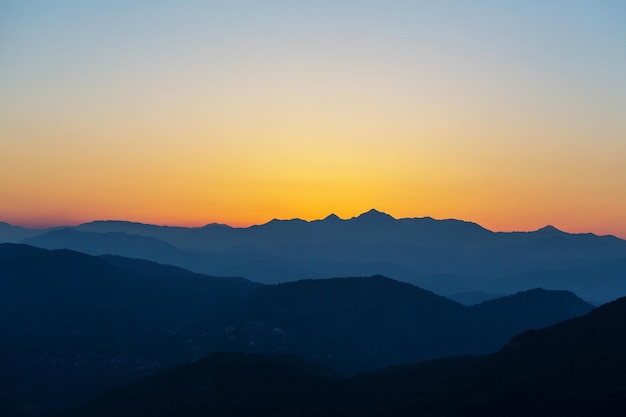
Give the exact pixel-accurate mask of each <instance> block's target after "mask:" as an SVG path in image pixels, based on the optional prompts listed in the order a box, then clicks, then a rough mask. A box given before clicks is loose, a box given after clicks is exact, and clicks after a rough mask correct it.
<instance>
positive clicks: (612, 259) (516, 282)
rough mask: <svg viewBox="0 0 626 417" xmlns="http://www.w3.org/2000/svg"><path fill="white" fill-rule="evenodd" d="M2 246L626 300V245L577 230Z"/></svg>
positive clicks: (288, 276)
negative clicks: (381, 276)
mask: <svg viewBox="0 0 626 417" xmlns="http://www.w3.org/2000/svg"><path fill="white" fill-rule="evenodd" d="M0 226H1V227H0V242H14V243H16V242H21V243H27V244H30V245H34V246H38V247H43V248H47V249H63V248H64V249H72V250H76V251H80V252H84V253H87V254H91V255H103V254H113V255H119V256H125V257H131V258H141V259H147V260H151V261H155V262H159V263H165V264H171V265H176V266H179V267H183V268H186V269H189V270H191V271H194V272H198V273H203V274H208V275H212V276H243V277H246V278H248V279H251V280H253V281H256V282H261V283H266V284H267V283H278V282H287V281H296V280H301V279H307V278H331V277H337V276H370V275H377V274H378V275H385V276H392V277H394V278H395V279H398V280H401V281H404V282H408V283H411V284H414V285H416V286H419V287H422V288H426V289H428V290H431V291H434V292H436V293H438V294H442V295H450V296H454V295H455V294H459V293H464V294H467V293H471V294H474V295H475V296H476V295H478V294H484V296H483V297H482V298H477V299H476V301H480V300H482V299H489V298H493V296H494V295H495V294H513V293H516V292H519V291H523V290H528V289H532V288H535V287H538V286H541V287H544V288H547V289H555V290H569V291H573V292H575V293H576V294H578V295H579V296H581V297H582V298H584V299H586V300H589V301H591V302H595V303H601V302H606V301H609V300H612V299H615V298H617V297H619V296H624V295H626V280H624V279H623V278H622V277H624V276H625V274H626V241H624V240H621V239H619V238H616V237H614V236H596V235H593V234H589V233H587V234H570V233H565V232H562V231H560V230H558V229H556V228H554V227H551V226H547V227H544V228H542V229H539V230H537V231H534V232H510V233H503V232H492V231H489V230H487V229H485V228H483V227H481V226H479V225H477V224H475V223H471V222H465V221H460V220H434V219H432V218H428V217H426V218H404V219H394V218H393V217H392V216H390V215H388V214H386V213H382V212H379V211H376V210H374V209H372V210H370V211H368V212H366V213H363V214H361V215H360V216H357V217H354V218H351V219H347V220H342V219H340V218H339V217H337V216H335V215H330V216H328V217H326V218H325V219H322V220H315V221H304V220H300V219H292V220H276V219H275V220H272V221H270V222H268V223H266V224H262V225H257V226H251V227H246V228H233V227H230V226H226V225H221V224H210V225H207V226H204V227H198V228H184V227H167V226H155V225H147V224H141V223H131V222H124V221H96V222H92V223H85V224H81V225H79V226H75V227H69V228H53V229H41V230H34V229H24V228H18V227H13V226H10V225H7V224H2V225H0Z"/></svg>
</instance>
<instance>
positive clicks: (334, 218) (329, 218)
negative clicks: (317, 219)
mask: <svg viewBox="0 0 626 417" xmlns="http://www.w3.org/2000/svg"><path fill="white" fill-rule="evenodd" d="M340 220H341V218H340V217H339V216H337V215H336V214H335V213H331V214H329V215H328V216H326V217H324V219H323V221H325V222H326V221H331V222H336V221H340Z"/></svg>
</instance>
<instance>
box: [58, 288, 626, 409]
mask: <svg viewBox="0 0 626 417" xmlns="http://www.w3.org/2000/svg"><path fill="white" fill-rule="evenodd" d="M624 351H626V299H619V300H617V301H615V302H612V303H609V304H607V305H604V306H601V307H599V308H597V309H595V310H594V311H592V312H591V313H589V314H587V315H585V316H583V317H580V318H576V319H572V320H569V321H566V322H563V323H559V324H556V325H554V326H551V327H548V328H545V329H542V330H534V331H528V332H525V333H523V334H521V335H520V336H518V337H515V338H514V339H512V340H511V341H510V342H509V343H508V344H507V345H506V346H505V347H504V348H503V349H502V350H501V351H499V352H498V353H495V354H492V355H489V356H484V357H457V358H450V359H441V360H433V361H428V362H422V363H417V364H413V365H404V366H398V367H394V368H389V369H386V370H383V371H378V372H371V373H367V374H362V375H358V376H356V377H353V378H351V379H339V378H337V377H333V376H332V375H331V374H330V373H329V372H327V371H325V370H323V369H321V368H319V367H318V366H316V365H312V364H306V363H304V362H302V361H300V360H297V359H295V358H285V357H264V356H251V355H242V354H215V355H212V356H210V357H208V358H206V359H203V360H201V361H198V362H196V363H193V364H187V365H183V366H180V367H178V368H175V369H173V370H170V371H166V372H163V373H160V374H158V375H155V376H153V377H151V378H148V379H146V380H143V381H140V382H137V383H135V384H132V385H129V386H126V387H122V388H118V389H115V390H112V391H109V392H108V393H106V394H104V395H101V396H99V397H98V398H96V399H94V400H93V401H91V402H89V403H87V404H85V405H83V406H81V407H78V408H77V409H75V410H72V411H68V412H66V413H63V414H62V416H63V417H87V416H89V417H100V416H111V415H115V416H119V417H125V416H133V417H143V416H145V417H148V416H150V417H160V416H163V417H165V416H178V417H191V416H193V417H199V416H212V417H220V416H235V417H236V416H250V417H254V416H257V417H262V416H263V417H264V416H282V417H287V416H294V417H295V416H344V417H348V416H372V417H373V416H416V415H419V416H448V417H454V416H459V417H470V416H471V417H474V416H482V417H485V416H520V417H521V416H525V417H533V416H534V417H548V416H551V417H554V416H560V417H570V416H571V417H574V416H606V417H612V416H615V417H617V416H623V413H624V410H625V409H626V408H625V407H626V356H624Z"/></svg>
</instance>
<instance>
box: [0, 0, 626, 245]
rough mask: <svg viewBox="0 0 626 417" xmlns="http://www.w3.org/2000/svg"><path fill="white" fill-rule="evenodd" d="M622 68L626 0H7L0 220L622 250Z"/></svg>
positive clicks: (625, 230)
mask: <svg viewBox="0 0 626 417" xmlns="http://www.w3.org/2000/svg"><path fill="white" fill-rule="evenodd" d="M625 74H626V2H623V1H619V0H616V1H602V0H590V1H532V0H529V1H471V2H470V1H436V2H435V1H382V0H381V1H337V0H336V1H320V0H316V1H311V2H304V1H302V2H293V1H219V2H217V1H216V2H210V1H171V2H161V1H62V0H61V1H19V0H15V1H6V0H5V1H1V0H0V220H1V221H6V222H9V223H13V224H19V225H25V226H49V225H58V224H76V223H80V222H85V221H90V220H94V219H126V220H133V221H141V222H146V223H156V224H171V225H174V224H177V225H202V224H205V223H210V222H221V223H228V224H231V225H239V226H243V225H249V224H255V223H263V222H266V221H268V220H270V219H271V218H293V217H299V218H303V219H315V218H322V217H325V216H326V215H328V214H329V213H331V212H334V213H336V214H338V215H339V216H340V217H344V218H346V217H352V216H354V215H357V214H359V213H361V212H363V211H366V210H368V209H370V208H372V207H376V208H377V209H379V210H382V211H386V212H388V213H390V214H392V215H393V216H395V217H422V216H432V217H435V218H460V219H465V220H471V221H475V222H478V223H480V224H482V225H483V226H485V227H487V228H490V229H492V230H531V229H536V228H538V227H541V226H543V225H546V224H553V225H555V226H557V227H559V228H561V229H564V230H566V231H571V232H589V231H591V232H595V233H599V234H615V235H618V236H621V237H624V238H626V75H625Z"/></svg>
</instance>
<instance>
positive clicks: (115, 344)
mask: <svg viewBox="0 0 626 417" xmlns="http://www.w3.org/2000/svg"><path fill="white" fill-rule="evenodd" d="M591 308H592V306H591V305H590V304H588V303H586V302H584V301H583V300H581V299H580V298H578V297H577V296H576V295H574V294H572V293H570V292H565V291H548V290H540V289H535V290H530V291H525V292H522V293H518V294H515V295H511V296H507V297H503V298H499V299H495V300H492V301H488V302H484V303H481V304H478V305H475V306H471V307H467V306H463V305H461V304H459V303H457V302H454V301H452V300H449V299H446V298H444V297H441V296H439V295H437V294H435V293H432V292H430V291H428V290H424V289H421V288H418V287H415V286H413V285H411V284H408V283H404V282H399V281H395V280H392V279H390V278H386V277H383V276H372V277H364V278H335V279H321V280H302V281H296V282H288V283H283V284H274V285H263V284H258V283H254V282H251V281H248V280H246V279H243V278H236V277H233V278H218V277H210V276H205V275H201V274H197V273H194V272H190V271H186V270H184V269H180V268H178V267H174V266H168V265H161V264H157V263H154V262H150V261H146V260H137V259H129V258H123V257H119V256H113V255H104V256H91V255H86V254H83V253H79V252H74V251H70V250H65V249H63V250H46V249H41V248H36V247H32V246H28V245H20V244H0V332H1V333H2V335H3V341H4V342H3V343H2V346H0V369H2V370H3V372H2V373H1V374H0V388H1V389H0V394H1V395H0V407H1V404H2V402H3V400H2V399H3V398H5V399H6V400H4V402H5V403H6V404H9V405H5V410H13V411H12V412H16V413H17V411H15V410H22V411H24V410H31V415H37V414H33V413H34V412H35V411H38V412H39V415H45V414H46V413H47V412H49V411H51V410H59V409H61V408H65V407H68V406H73V405H76V404H78V403H79V402H81V401H84V400H86V399H88V398H89V397H91V396H93V395H95V394H97V393H98V392H101V391H102V390H104V389H106V388H110V387H113V386H116V385H120V384H122V383H125V382H129V381H132V380H136V379H137V378H140V377H142V376H146V375H150V374H153V373H154V372H156V371H159V370H163V369H166V368H168V367H171V366H174V365H176V364H180V363H184V362H187V361H194V360H197V359H199V358H201V357H203V356H205V355H207V354H209V353H212V352H219V351H228V352H247V353H255V354H259V353H264V354H289V355H298V356H300V357H302V358H305V359H307V360H312V361H315V362H319V363H322V364H324V365H325V366H327V367H329V368H331V369H332V370H333V372H335V373H336V374H337V375H353V374H355V373H358V372H362V371H366V370H375V369H379V368H383V367H386V366H390V365H396V364H402V363H407V362H414V361H418V360H424V359H430V358H438V357H444V356H448V355H459V354H484V353H489V352H494V351H496V350H497V349H499V348H501V347H502V346H503V345H504V344H505V343H506V342H507V340H508V339H509V338H511V337H512V336H514V335H515V334H517V333H519V332H521V331H523V330H526V329H530V328H540V327H544V326H547V325H550V324H553V323H556V322H558V321H562V320H565V319H568V318H572V317H576V316H579V315H582V314H585V313H586V312H588V311H589V310H590V309H591ZM6 413H8V411H6ZM6 415H8V414H6ZM17 415H19V414H17ZM22 415H24V414H23V413H22Z"/></svg>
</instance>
